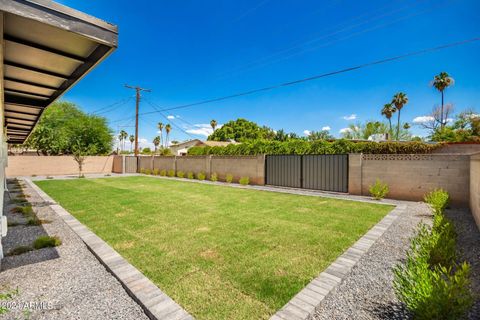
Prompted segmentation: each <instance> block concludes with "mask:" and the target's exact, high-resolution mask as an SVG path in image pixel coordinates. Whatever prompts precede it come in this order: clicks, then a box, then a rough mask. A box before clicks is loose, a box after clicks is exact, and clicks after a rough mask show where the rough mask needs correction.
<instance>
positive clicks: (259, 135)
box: [208, 118, 275, 142]
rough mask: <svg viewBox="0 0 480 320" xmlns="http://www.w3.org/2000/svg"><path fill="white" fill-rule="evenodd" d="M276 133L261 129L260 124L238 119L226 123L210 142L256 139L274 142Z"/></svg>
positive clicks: (213, 135) (268, 129)
mask: <svg viewBox="0 0 480 320" xmlns="http://www.w3.org/2000/svg"><path fill="white" fill-rule="evenodd" d="M274 138H275V132H274V131H273V130H272V129H270V128H268V127H265V126H263V127H260V126H259V125H258V124H256V123H255V122H252V121H248V120H246V119H241V118H240V119H237V120H232V121H229V122H227V123H225V124H224V125H223V126H222V127H221V128H218V129H217V130H215V132H213V133H212V134H211V135H210V136H209V137H208V140H213V141H228V140H235V141H238V142H243V141H247V140H255V139H267V140H273V139H274Z"/></svg>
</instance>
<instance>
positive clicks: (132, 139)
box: [128, 134, 135, 152]
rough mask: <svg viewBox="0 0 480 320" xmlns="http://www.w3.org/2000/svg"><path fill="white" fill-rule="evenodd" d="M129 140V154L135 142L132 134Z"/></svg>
mask: <svg viewBox="0 0 480 320" xmlns="http://www.w3.org/2000/svg"><path fill="white" fill-rule="evenodd" d="M128 139H129V140H130V152H132V151H133V143H134V142H135V136H134V135H133V134H131V135H130V137H129V138H128Z"/></svg>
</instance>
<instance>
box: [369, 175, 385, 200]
mask: <svg viewBox="0 0 480 320" xmlns="http://www.w3.org/2000/svg"><path fill="white" fill-rule="evenodd" d="M368 190H369V191H370V194H371V195H372V197H373V198H374V199H375V200H380V199H383V198H385V197H386V195H387V194H388V191H389V189H388V185H387V184H386V183H383V182H382V181H380V179H377V180H375V183H374V184H373V185H371V186H370V188H369V189H368Z"/></svg>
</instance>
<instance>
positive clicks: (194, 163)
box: [176, 156, 210, 179]
mask: <svg viewBox="0 0 480 320" xmlns="http://www.w3.org/2000/svg"><path fill="white" fill-rule="evenodd" d="M176 158H177V164H176V167H177V168H176V170H177V172H178V171H183V172H184V173H185V174H186V173H188V172H193V173H195V174H196V173H200V172H203V173H204V174H206V175H207V179H208V178H210V170H209V161H210V157H209V156H185V157H176Z"/></svg>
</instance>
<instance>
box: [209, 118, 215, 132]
mask: <svg viewBox="0 0 480 320" xmlns="http://www.w3.org/2000/svg"><path fill="white" fill-rule="evenodd" d="M210 125H211V126H212V129H213V131H215V129H216V128H217V121H216V120H212V121H210Z"/></svg>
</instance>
